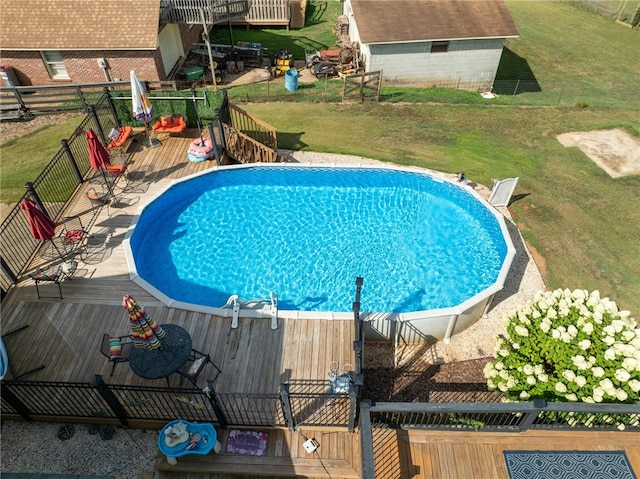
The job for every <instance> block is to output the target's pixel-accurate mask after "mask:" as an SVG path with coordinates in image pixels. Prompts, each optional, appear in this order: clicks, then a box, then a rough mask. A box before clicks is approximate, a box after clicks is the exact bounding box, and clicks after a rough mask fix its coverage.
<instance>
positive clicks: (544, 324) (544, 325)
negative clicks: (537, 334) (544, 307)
mask: <svg viewBox="0 0 640 479" xmlns="http://www.w3.org/2000/svg"><path fill="white" fill-rule="evenodd" d="M540 329H541V330H542V331H543V332H545V333H548V332H549V330H550V329H551V321H549V322H547V321H542V322H541V323H540Z"/></svg>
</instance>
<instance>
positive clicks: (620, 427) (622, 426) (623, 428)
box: [618, 399, 626, 431]
mask: <svg viewBox="0 0 640 479" xmlns="http://www.w3.org/2000/svg"><path fill="white" fill-rule="evenodd" d="M621 401H624V399H621ZM625 428H626V426H625V425H624V424H622V423H620V424H618V429H619V430H620V431H624V430H625Z"/></svg>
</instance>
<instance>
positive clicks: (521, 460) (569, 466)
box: [504, 451, 638, 479]
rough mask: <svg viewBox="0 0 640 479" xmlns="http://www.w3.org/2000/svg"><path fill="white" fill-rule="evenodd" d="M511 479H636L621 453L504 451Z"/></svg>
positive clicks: (625, 456)
mask: <svg viewBox="0 0 640 479" xmlns="http://www.w3.org/2000/svg"><path fill="white" fill-rule="evenodd" d="M504 459H505V461H506V463H507V471H509V478H510V479H638V478H637V477H636V475H635V473H634V472H633V469H631V465H630V464H629V460H628V459H627V455H626V454H625V453H624V451H553V452H550V451H504Z"/></svg>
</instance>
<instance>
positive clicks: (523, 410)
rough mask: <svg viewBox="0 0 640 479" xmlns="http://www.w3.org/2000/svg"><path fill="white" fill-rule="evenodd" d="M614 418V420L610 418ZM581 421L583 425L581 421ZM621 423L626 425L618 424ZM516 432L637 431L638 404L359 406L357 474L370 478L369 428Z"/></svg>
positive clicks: (639, 425)
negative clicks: (548, 430)
mask: <svg viewBox="0 0 640 479" xmlns="http://www.w3.org/2000/svg"><path fill="white" fill-rule="evenodd" d="M614 418H615V419H614ZM585 422H586V424H587V425H585ZM619 423H624V424H625V427H624V428H622V427H619V426H617V424H619ZM380 428H402V429H428V430H446V431H461V432H474V431H484V432H487V431H490V432H520V431H526V430H529V429H554V430H581V429H583V430H607V431H617V430H620V429H624V430H625V431H634V432H638V431H640V404H588V403H547V402H546V401H543V400H536V401H533V402H515V403H377V404H374V403H373V402H371V401H363V402H362V403H361V404H360V429H361V435H360V438H361V439H360V440H361V447H362V477H363V479H374V478H375V467H374V464H375V462H374V449H373V430H374V429H380Z"/></svg>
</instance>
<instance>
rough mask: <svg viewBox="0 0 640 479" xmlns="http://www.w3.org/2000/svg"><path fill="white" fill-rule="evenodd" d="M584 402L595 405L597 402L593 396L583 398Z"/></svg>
mask: <svg viewBox="0 0 640 479" xmlns="http://www.w3.org/2000/svg"><path fill="white" fill-rule="evenodd" d="M582 402H588V403H594V402H595V401H594V400H593V398H592V397H591V396H585V397H583V398H582Z"/></svg>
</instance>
